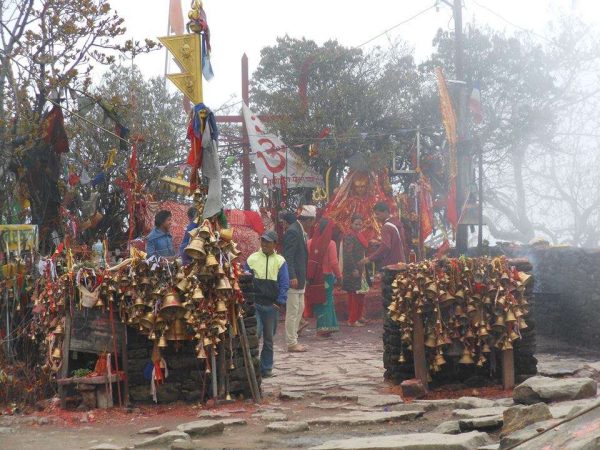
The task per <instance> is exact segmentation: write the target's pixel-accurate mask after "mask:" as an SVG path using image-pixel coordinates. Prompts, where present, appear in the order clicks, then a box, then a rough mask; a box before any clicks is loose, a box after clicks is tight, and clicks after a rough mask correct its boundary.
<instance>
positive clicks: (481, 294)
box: [388, 257, 532, 372]
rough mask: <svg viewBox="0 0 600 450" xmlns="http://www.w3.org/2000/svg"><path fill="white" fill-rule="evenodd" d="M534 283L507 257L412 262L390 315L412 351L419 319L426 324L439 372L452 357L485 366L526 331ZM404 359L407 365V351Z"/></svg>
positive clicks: (432, 364)
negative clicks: (529, 295) (496, 351)
mask: <svg viewBox="0 0 600 450" xmlns="http://www.w3.org/2000/svg"><path fill="white" fill-rule="evenodd" d="M531 281H532V278H531V275H530V274H527V273H524V272H519V271H517V270H516V269H515V268H514V267H510V266H509V265H508V263H507V260H506V259H504V258H496V259H493V260H492V259H489V258H465V257H462V258H460V259H451V260H442V261H427V262H421V263H415V264H409V265H408V266H407V269H406V271H403V272H401V273H400V274H398V276H397V277H396V278H395V279H394V280H393V282H392V285H391V288H392V301H391V303H390V305H389V307H388V314H389V317H390V318H391V319H392V320H393V321H395V322H396V323H397V324H398V326H399V327H400V329H401V333H402V334H401V340H402V348H403V349H406V350H408V351H410V350H412V339H413V320H414V316H415V315H416V316H417V317H418V318H419V320H422V321H423V324H424V327H425V346H426V348H427V349H428V351H427V354H428V360H429V368H430V370H431V371H433V372H438V371H440V370H441V367H442V366H443V365H444V364H446V362H447V361H446V360H447V358H448V357H457V358H458V362H459V363H460V364H476V365H477V366H478V367H483V366H484V365H485V363H486V362H487V361H488V359H489V355H490V353H491V352H492V348H494V347H495V348H497V349H500V350H504V349H506V350H508V349H512V348H513V342H514V341H515V340H517V339H519V338H520V336H521V330H524V329H525V328H527V323H526V321H525V319H524V317H525V316H526V315H527V313H528V310H527V307H528V301H527V295H526V289H527V285H529V284H530V283H531ZM399 361H400V362H401V363H404V362H405V361H406V356H405V355H404V352H402V353H401V355H400V359H399Z"/></svg>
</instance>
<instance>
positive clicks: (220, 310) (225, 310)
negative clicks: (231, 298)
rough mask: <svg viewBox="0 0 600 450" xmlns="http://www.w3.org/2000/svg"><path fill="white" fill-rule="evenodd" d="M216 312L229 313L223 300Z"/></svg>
mask: <svg viewBox="0 0 600 450" xmlns="http://www.w3.org/2000/svg"><path fill="white" fill-rule="evenodd" d="M215 311H216V312H218V313H222V312H227V305H226V304H225V302H224V301H223V300H219V301H217V307H216V309H215Z"/></svg>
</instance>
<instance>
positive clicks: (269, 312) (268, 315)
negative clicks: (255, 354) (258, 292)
mask: <svg viewBox="0 0 600 450" xmlns="http://www.w3.org/2000/svg"><path fill="white" fill-rule="evenodd" d="M255 307H256V321H257V332H258V337H259V339H260V337H261V336H262V339H263V345H262V350H261V352H260V372H261V373H265V372H268V371H269V370H272V369H273V336H275V332H276V331H277V321H278V320H279V309H277V308H275V306H273V305H271V306H265V305H259V304H258V303H256V304H255Z"/></svg>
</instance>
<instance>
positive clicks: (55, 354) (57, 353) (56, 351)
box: [52, 347, 62, 359]
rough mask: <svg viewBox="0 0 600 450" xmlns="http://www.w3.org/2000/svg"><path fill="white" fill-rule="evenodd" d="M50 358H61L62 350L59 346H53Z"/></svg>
mask: <svg viewBox="0 0 600 450" xmlns="http://www.w3.org/2000/svg"><path fill="white" fill-rule="evenodd" d="M52 359H62V350H61V349H60V347H55V348H54V350H52Z"/></svg>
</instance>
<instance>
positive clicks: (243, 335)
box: [238, 315, 261, 403]
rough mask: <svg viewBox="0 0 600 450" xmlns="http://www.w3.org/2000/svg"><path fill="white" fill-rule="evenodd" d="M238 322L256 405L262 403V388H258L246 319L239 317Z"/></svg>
mask: <svg viewBox="0 0 600 450" xmlns="http://www.w3.org/2000/svg"><path fill="white" fill-rule="evenodd" d="M238 320H239V322H240V343H241V344H242V351H243V353H244V363H245V365H246V370H247V371H248V375H249V377H248V378H249V380H248V382H249V383H250V390H251V391H252V396H253V397H254V401H255V402H256V403H260V402H261V396H260V388H259V387H258V381H257V380H256V372H255V370H254V362H253V361H252V354H251V353H250V345H249V344H248V335H247V334H246V324H245V323H244V318H243V317H242V316H241V315H239V316H238Z"/></svg>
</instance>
